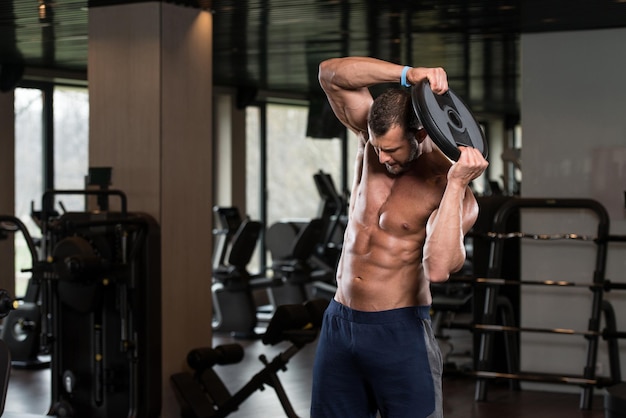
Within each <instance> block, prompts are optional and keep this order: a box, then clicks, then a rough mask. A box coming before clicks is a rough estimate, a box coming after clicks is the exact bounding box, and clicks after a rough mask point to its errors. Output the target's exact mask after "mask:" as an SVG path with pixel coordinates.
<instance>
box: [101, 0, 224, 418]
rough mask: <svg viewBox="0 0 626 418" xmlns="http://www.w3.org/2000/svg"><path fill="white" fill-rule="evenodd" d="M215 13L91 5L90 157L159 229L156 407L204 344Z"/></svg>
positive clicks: (166, 405) (207, 335)
mask: <svg viewBox="0 0 626 418" xmlns="http://www.w3.org/2000/svg"><path fill="white" fill-rule="evenodd" d="M211 49H212V17H211V14H210V13H208V12H205V11H200V10H197V9H194V8H189V7H182V6H176V5H170V4H162V3H158V2H152V3H138V4H128V5H117V6H106V7H96V8H90V10H89V92H90V155H89V158H90V165H91V166H111V167H113V178H112V182H113V187H114V188H117V189H120V190H122V191H124V192H125V193H126V194H127V196H128V207H129V211H131V212H133V211H137V212H146V213H148V214H150V215H152V216H153V217H155V218H156V219H157V221H158V222H159V224H160V226H161V233H162V261H161V266H162V274H163V275H162V282H163V283H162V294H163V296H162V321H163V322H162V332H163V339H162V341H163V361H162V364H163V390H162V399H163V404H162V413H161V416H163V417H175V416H178V415H179V410H178V405H177V403H176V400H175V398H174V395H173V393H172V390H171V389H170V386H169V376H170V375H171V374H172V373H174V372H177V371H180V370H181V369H182V368H183V367H185V358H186V355H187V353H188V351H189V350H190V349H191V348H194V347H198V346H210V345H211V311H212V310H211V293H210V283H211V270H210V269H211V253H212V236H211V230H212V212H211V201H212V199H211V196H212V178H211V172H212V169H211V159H212V144H211V141H212V138H211V130H212V120H211V115H212V100H211V97H212V70H211V65H212V61H211V59H212V58H211V55H212V50H211Z"/></svg>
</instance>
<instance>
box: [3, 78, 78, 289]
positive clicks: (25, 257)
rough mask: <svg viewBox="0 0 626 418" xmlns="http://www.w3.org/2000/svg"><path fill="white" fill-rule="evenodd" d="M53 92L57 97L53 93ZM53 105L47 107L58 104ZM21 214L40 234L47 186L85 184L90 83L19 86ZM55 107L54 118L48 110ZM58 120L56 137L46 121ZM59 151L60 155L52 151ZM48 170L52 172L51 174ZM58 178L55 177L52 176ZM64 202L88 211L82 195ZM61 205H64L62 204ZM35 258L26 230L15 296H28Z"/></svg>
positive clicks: (18, 251) (18, 239)
mask: <svg viewBox="0 0 626 418" xmlns="http://www.w3.org/2000/svg"><path fill="white" fill-rule="evenodd" d="M49 91H52V92H53V98H52V100H51V101H48V100H46V94H47V92H49ZM52 104H54V105H53V106H54V108H53V109H48V108H47V107H50V106H52ZM14 107H15V216H16V217H18V218H19V219H20V220H21V221H22V222H23V223H24V224H25V225H26V227H27V228H28V230H29V233H30V234H31V236H33V237H34V238H39V237H41V231H40V230H39V228H38V227H37V225H36V224H35V222H34V221H33V220H32V218H31V212H32V208H33V206H34V208H35V210H40V209H41V198H42V195H43V193H44V191H45V189H46V185H54V186H53V187H54V188H55V189H84V185H85V180H84V179H85V176H86V175H87V171H88V141H89V137H88V127H89V103H88V92H87V90H86V89H84V88H72V87H54V88H51V87H50V86H49V85H46V86H43V87H42V88H17V89H15V104H14ZM48 112H50V113H51V114H52V115H53V116H52V119H50V118H46V117H45V115H46V114H48ZM46 120H52V121H53V125H54V127H53V128H54V129H53V130H52V132H53V133H54V134H53V137H52V138H49V137H47V135H46V132H50V128H51V127H49V126H46V125H45V124H46V122H45V121H46ZM52 150H54V151H53V152H54V155H53V156H51V155H48V153H49V152H52ZM46 173H52V175H50V174H46ZM47 177H52V178H47ZM62 203H63V207H64V208H65V209H67V210H75V211H82V210H84V200H83V199H81V197H76V196H64V197H63V198H62ZM57 209H58V210H60V209H59V208H57ZM31 265H32V260H31V257H30V253H29V251H28V248H27V246H26V242H25V241H24V239H23V237H22V235H21V234H19V233H18V234H16V235H15V269H16V281H15V295H16V296H17V297H20V296H23V295H24V293H25V291H26V286H27V285H28V279H29V278H30V273H22V270H23V269H27V268H30V267H31Z"/></svg>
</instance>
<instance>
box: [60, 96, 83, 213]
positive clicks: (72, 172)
mask: <svg viewBox="0 0 626 418" xmlns="http://www.w3.org/2000/svg"><path fill="white" fill-rule="evenodd" d="M88 170H89V96H88V93H87V89H84V88H67V87H57V88H55V89H54V187H55V189H57V190H83V189H84V188H85V176H86V175H87V173H88ZM57 200H59V201H61V202H62V203H63V206H64V207H65V209H67V210H68V211H84V210H85V198H84V196H67V195H63V196H59V197H58V199H57Z"/></svg>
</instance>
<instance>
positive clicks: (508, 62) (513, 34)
mask: <svg viewBox="0 0 626 418" xmlns="http://www.w3.org/2000/svg"><path fill="white" fill-rule="evenodd" d="M153 1H154V0H153ZM164 1H165V0H164ZM137 2H139V0H126V1H124V0H108V1H107V0H1V1H0V65H1V67H0V68H2V71H3V72H5V73H6V72H10V71H11V70H12V69H14V68H16V66H15V64H16V63H17V68H19V64H20V63H23V64H24V65H25V67H26V74H31V73H41V72H44V73H48V74H52V75H54V74H57V75H58V74H60V75H61V76H63V77H65V78H68V77H70V78H72V77H76V78H83V79H86V71H87V29H88V28H87V15H88V8H89V7H106V6H108V5H114V4H121V3H137ZM168 2H169V3H174V4H179V5H181V7H194V8H210V10H211V11H212V12H213V16H214V19H213V24H214V38H213V39H214V40H213V48H214V60H213V65H214V69H213V71H214V82H215V84H216V85H219V86H230V87H238V88H244V89H247V90H251V91H255V90H260V91H273V92H282V93H284V94H291V95H299V96H306V97H310V96H314V95H316V94H318V93H319V87H318V85H317V81H316V71H317V64H318V63H319V61H321V60H322V59H324V58H328V57H333V56H341V55H365V56H373V57H378V58H382V59H388V60H393V61H397V62H399V63H403V64H413V65H438V66H439V65H440V66H444V67H445V68H446V69H447V71H448V74H449V76H450V79H451V85H452V86H453V87H454V88H455V89H456V90H457V91H460V92H461V94H463V95H465V96H467V97H469V98H470V100H471V101H472V102H474V103H480V104H481V106H482V108H483V109H484V110H498V111H501V110H505V111H514V109H516V108H517V102H518V99H517V97H518V94H517V93H516V92H517V86H518V84H519V83H518V80H519V38H520V37H519V35H520V34H521V33H529V32H542V31H563V30H585V29H599V28H615V27H621V26H626V0H524V1H522V0H501V1H489V0H414V1H409V0H405V1H398V0H247V1H246V0H212V1H210V0H178V1H175V0H171V1H168ZM490 107H491V109H489V108H490Z"/></svg>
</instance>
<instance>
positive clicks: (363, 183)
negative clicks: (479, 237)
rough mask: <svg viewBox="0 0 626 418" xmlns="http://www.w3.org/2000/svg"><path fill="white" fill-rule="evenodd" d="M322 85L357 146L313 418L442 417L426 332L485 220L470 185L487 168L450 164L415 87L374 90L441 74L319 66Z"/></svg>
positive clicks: (364, 62) (336, 63)
mask: <svg viewBox="0 0 626 418" xmlns="http://www.w3.org/2000/svg"><path fill="white" fill-rule="evenodd" d="M319 80H320V83H321V86H322V88H323V89H324V91H325V92H326V95H327V96H328V100H329V102H330V104H331V106H332V108H333V110H334V112H335V114H336V115H337V117H338V118H339V119H340V120H341V122H342V123H343V124H344V125H345V126H346V127H347V128H349V129H350V130H351V131H353V132H354V133H355V134H356V135H357V138H358V141H359V146H358V151H357V157H356V165H355V172H354V184H353V186H352V194H351V197H350V209H349V222H348V226H347V229H346V232H345V237H344V243H343V252H342V255H341V259H340V262H339V266H338V270H337V292H336V294H335V297H334V299H333V300H332V301H331V303H330V305H329V307H328V309H327V310H326V313H325V315H324V324H323V326H322V330H321V332H320V338H319V342H318V349H317V354H316V358H315V366H314V370H313V397H312V402H311V417H312V418H322V417H324V418H328V417H333V418H366V417H372V418H373V417H376V414H377V413H380V415H381V416H382V417H383V418H386V417H390V418H419V417H442V416H443V406H442V393H441V391H442V390H441V374H442V367H443V365H442V359H441V353H440V351H439V346H438V344H437V341H436V340H435V338H434V335H433V331H432V328H431V323H430V312H429V311H430V305H431V303H432V296H431V293H430V283H431V282H443V281H446V280H447V279H448V277H449V275H450V273H452V272H455V271H457V270H459V269H460V268H461V267H462V265H463V262H464V261H465V247H464V243H463V237H464V235H465V233H467V231H468V230H469V229H470V228H471V227H472V225H473V224H474V222H475V221H476V217H477V216H478V205H477V203H476V200H475V198H474V196H473V195H472V192H471V191H470V189H469V186H468V185H469V183H470V182H471V181H472V180H473V179H475V178H477V177H478V176H479V175H480V174H481V173H482V172H483V171H484V170H485V169H486V167H487V165H488V163H487V161H486V160H485V159H484V158H483V156H482V154H481V153H480V152H479V151H478V150H476V149H474V148H465V147H460V151H461V156H460V157H459V160H458V161H457V162H456V163H454V164H453V163H452V162H451V161H450V160H448V159H447V158H446V157H445V156H444V154H443V153H442V152H441V151H440V150H439V149H438V148H437V146H436V145H435V144H434V143H433V142H432V141H431V139H430V138H429V137H428V135H427V133H426V131H425V130H424V129H423V128H422V127H421V126H420V125H419V122H418V121H417V118H416V117H415V113H414V111H413V107H412V103H411V98H410V94H409V91H408V89H400V88H399V89H390V90H388V91H386V92H385V93H383V94H381V95H380V96H379V97H378V98H377V99H376V100H375V101H374V100H373V98H372V96H371V93H370V91H369V89H368V87H370V86H373V85H375V84H379V83H392V82H393V83H399V82H400V81H403V82H404V84H405V86H406V85H407V84H410V85H414V84H417V83H419V82H421V81H423V80H428V81H429V82H430V85H431V89H432V90H433V92H435V93H436V94H443V93H445V92H446V91H447V90H448V81H447V76H446V73H445V71H444V70H443V69H441V68H417V67H416V68H408V69H405V67H403V66H401V65H396V64H393V63H389V62H386V61H381V60H377V59H373V58H366V57H348V58H335V59H330V60H327V61H324V62H322V63H321V64H320V71H319Z"/></svg>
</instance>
